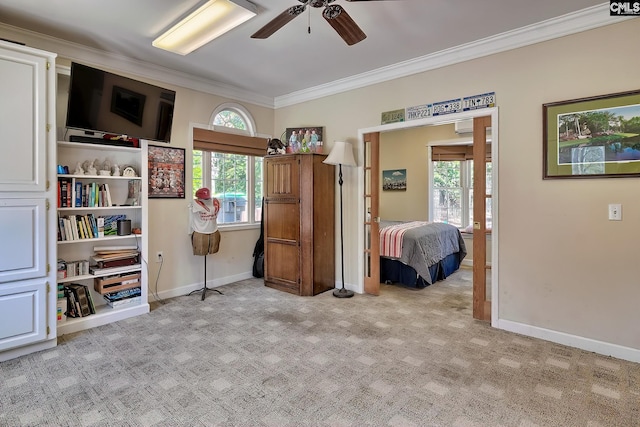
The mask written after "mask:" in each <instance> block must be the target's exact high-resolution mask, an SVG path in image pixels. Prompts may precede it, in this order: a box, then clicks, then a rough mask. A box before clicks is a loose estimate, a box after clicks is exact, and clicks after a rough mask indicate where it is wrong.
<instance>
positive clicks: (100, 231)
mask: <svg viewBox="0 0 640 427" xmlns="http://www.w3.org/2000/svg"><path fill="white" fill-rule="evenodd" d="M96 228H97V229H98V237H104V218H103V217H101V216H99V217H97V218H96Z"/></svg>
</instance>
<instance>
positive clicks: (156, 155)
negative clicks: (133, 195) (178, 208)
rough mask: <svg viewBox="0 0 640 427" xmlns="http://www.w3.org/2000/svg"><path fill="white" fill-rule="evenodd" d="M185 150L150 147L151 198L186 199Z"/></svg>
mask: <svg viewBox="0 0 640 427" xmlns="http://www.w3.org/2000/svg"><path fill="white" fill-rule="evenodd" d="M184 153H185V150H184V148H168V147H157V146H154V145H149V198H150V199H160V198H171V199H184V158H185V155H184Z"/></svg>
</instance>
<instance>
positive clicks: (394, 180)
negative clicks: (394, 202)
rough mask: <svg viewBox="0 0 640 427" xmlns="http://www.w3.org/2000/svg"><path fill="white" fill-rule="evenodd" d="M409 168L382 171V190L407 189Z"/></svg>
mask: <svg viewBox="0 0 640 427" xmlns="http://www.w3.org/2000/svg"><path fill="white" fill-rule="evenodd" d="M406 190H407V170H406V169H393V170H385V171H382V191H406Z"/></svg>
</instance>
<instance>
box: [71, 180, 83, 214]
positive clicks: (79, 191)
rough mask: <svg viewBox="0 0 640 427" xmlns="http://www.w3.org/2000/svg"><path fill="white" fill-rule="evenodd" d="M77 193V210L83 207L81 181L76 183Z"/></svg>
mask: <svg viewBox="0 0 640 427" xmlns="http://www.w3.org/2000/svg"><path fill="white" fill-rule="evenodd" d="M75 193H76V194H75V198H74V200H75V203H74V205H73V206H74V207H76V208H80V207H82V183H81V182H80V181H76V190H75Z"/></svg>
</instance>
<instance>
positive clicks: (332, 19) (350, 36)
mask: <svg viewBox="0 0 640 427" xmlns="http://www.w3.org/2000/svg"><path fill="white" fill-rule="evenodd" d="M298 1H299V2H300V3H302V4H299V5H296V6H292V7H290V8H288V9H287V10H285V11H284V12H282V13H281V14H280V15H278V16H276V17H275V18H274V19H272V20H271V21H270V22H268V23H267V25H265V26H264V27H262V28H260V29H259V30H258V31H256V33H255V34H253V35H252V36H251V38H252V39H266V38H268V37H270V36H271V35H272V34H273V33H275V32H276V31H278V30H279V29H280V28H282V27H284V26H285V25H286V24H288V23H289V22H290V21H291V20H293V18H295V17H296V16H298V15H300V14H301V13H302V12H304V11H305V9H306V8H307V6H311V7H315V8H320V7H324V10H323V11H322V16H323V17H324V19H325V20H326V21H327V22H328V23H329V24H330V25H331V26H332V27H333V29H334V30H336V32H337V33H338V34H339V35H340V37H342V39H343V40H344V41H345V42H346V43H347V44H348V45H349V46H351V45H354V44H356V43H358V42H361V41H362V40H364V39H366V38H367V35H366V34H365V33H364V31H362V30H361V29H360V27H358V24H356V22H355V21H354V20H353V19H352V18H351V17H350V16H349V14H347V11H346V10H344V8H343V7H342V6H340V5H338V4H331V3H333V2H334V1H335V0H298ZM346 1H382V0H346ZM309 33H311V27H309Z"/></svg>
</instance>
